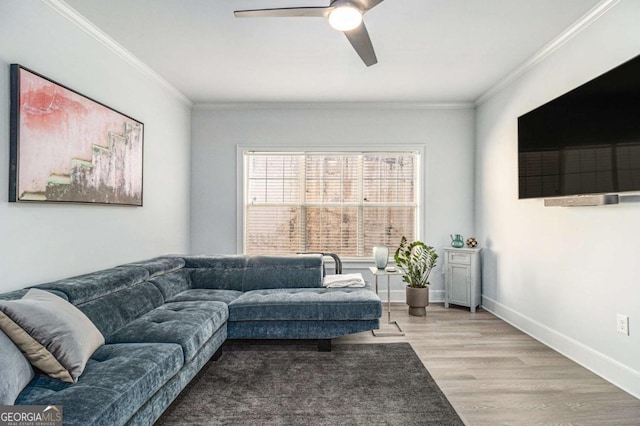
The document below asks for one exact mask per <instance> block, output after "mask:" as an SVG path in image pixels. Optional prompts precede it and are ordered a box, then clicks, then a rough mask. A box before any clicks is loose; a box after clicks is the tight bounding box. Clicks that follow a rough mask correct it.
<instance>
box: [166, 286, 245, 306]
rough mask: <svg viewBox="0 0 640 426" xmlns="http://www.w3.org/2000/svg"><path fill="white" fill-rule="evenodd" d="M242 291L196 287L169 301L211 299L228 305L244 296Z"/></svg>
mask: <svg viewBox="0 0 640 426" xmlns="http://www.w3.org/2000/svg"><path fill="white" fill-rule="evenodd" d="M242 294H243V293H242V292H241V291H235V290H214V289H208V288H196V289H193V290H185V291H183V292H181V293H178V294H176V295H175V296H173V297H172V298H171V299H169V300H167V302H185V301H190V300H196V301H197V300H210V301H217V302H224V303H226V304H227V305H228V304H229V303H231V302H233V301H234V300H236V299H237V298H238V297H240V296H242Z"/></svg>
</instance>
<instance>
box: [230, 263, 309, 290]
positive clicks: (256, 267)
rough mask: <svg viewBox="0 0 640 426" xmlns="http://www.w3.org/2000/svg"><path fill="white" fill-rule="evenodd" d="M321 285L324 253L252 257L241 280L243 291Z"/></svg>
mask: <svg viewBox="0 0 640 426" xmlns="http://www.w3.org/2000/svg"><path fill="white" fill-rule="evenodd" d="M308 287H311V288H318V287H322V256H321V255H319V254H299V255H290V256H251V257H250V258H249V260H248V262H247V269H246V272H245V274H244V280H243V282H242V290H243V291H251V290H259V289H270V288H308Z"/></svg>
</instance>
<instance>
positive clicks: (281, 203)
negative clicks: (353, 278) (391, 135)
mask: <svg viewBox="0 0 640 426" xmlns="http://www.w3.org/2000/svg"><path fill="white" fill-rule="evenodd" d="M243 161H244V212H243V213H244V215H243V217H244V224H243V247H244V253H246V254H286V253H296V252H301V251H324V252H334V253H338V254H339V255H340V256H342V257H345V258H359V257H371V251H372V248H373V246H374V245H377V244H385V245H388V246H390V247H395V246H397V245H398V244H399V242H400V239H401V237H402V236H403V235H404V236H406V237H407V238H408V239H409V240H410V241H412V240H414V239H416V236H417V234H418V232H417V227H418V220H417V219H418V211H419V199H420V197H419V195H420V194H419V192H420V191H419V179H418V173H419V169H420V167H419V164H420V153H419V152H417V151H407V152H259V151H243Z"/></svg>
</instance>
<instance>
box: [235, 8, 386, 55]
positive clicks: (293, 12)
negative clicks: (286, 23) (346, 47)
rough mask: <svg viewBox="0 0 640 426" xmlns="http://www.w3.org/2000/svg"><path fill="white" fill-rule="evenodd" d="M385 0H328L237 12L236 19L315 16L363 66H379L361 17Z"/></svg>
mask: <svg viewBox="0 0 640 426" xmlns="http://www.w3.org/2000/svg"><path fill="white" fill-rule="evenodd" d="M383 1H384V0H331V3H330V4H329V6H327V7H285V8H278V9H256V10H236V11H235V12H233V14H234V15H235V16H236V17H237V18H261V17H309V16H310V17H317V18H328V19H329V24H330V25H331V26H332V27H333V28H335V29H336V30H338V31H342V32H343V33H344V35H345V36H347V39H348V40H349V42H350V43H351V45H352V46H353V48H354V49H355V50H356V52H357V53H358V55H360V58H361V59H362V61H363V62H364V63H365V65H366V66H368V67H370V66H371V65H373V64H376V63H378V58H376V52H375V51H374V50H373V45H372V44H371V38H370V37H369V33H368V32H367V27H365V25H364V21H363V20H362V15H364V14H365V13H366V12H368V11H370V10H371V9H373V8H374V7H376V6H377V5H379V4H380V3H382V2H383Z"/></svg>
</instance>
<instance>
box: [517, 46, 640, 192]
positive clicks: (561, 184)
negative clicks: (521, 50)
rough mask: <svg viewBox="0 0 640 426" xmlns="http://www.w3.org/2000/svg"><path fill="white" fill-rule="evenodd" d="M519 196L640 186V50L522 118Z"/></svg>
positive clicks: (639, 187)
mask: <svg viewBox="0 0 640 426" xmlns="http://www.w3.org/2000/svg"><path fill="white" fill-rule="evenodd" d="M518 175H519V176H518V177H519V198H521V199H522V198H544V197H559V196H571V195H583V194H604V193H619V192H627V191H640V55H639V56H636V57H635V58H633V59H631V60H629V61H628V62H625V63H624V64H622V65H620V66H618V67H616V68H614V69H612V70H611V71H608V72H607V73H605V74H603V75H601V76H599V77H597V78H595V79H593V80H591V81H589V82H588V83H585V84H583V85H582V86H580V87H578V88H576V89H574V90H572V91H570V92H568V93H566V94H564V95H562V96H560V97H558V98H556V99H554V100H552V101H550V102H548V103H546V104H544V105H542V106H540V107H538V108H536V109H534V110H533V111H530V112H528V113H526V114H524V115H522V116H520V117H519V118H518Z"/></svg>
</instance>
